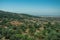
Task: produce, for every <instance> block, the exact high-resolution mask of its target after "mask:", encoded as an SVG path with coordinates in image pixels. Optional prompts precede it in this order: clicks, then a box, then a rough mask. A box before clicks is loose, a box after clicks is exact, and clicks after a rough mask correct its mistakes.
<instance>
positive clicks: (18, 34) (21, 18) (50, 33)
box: [0, 10, 60, 40]
mask: <svg viewBox="0 0 60 40" xmlns="http://www.w3.org/2000/svg"><path fill="white" fill-rule="evenodd" d="M0 39H1V40H5V39H8V40H60V17H38V16H33V15H29V14H22V13H12V12H5V11H1V10H0Z"/></svg>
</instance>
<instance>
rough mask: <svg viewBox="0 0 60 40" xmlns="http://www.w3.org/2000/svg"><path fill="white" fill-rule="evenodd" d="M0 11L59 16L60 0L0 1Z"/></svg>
mask: <svg viewBox="0 0 60 40" xmlns="http://www.w3.org/2000/svg"><path fill="white" fill-rule="evenodd" d="M0 10H4V11H10V12H17V13H27V14H33V15H60V0H0Z"/></svg>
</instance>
